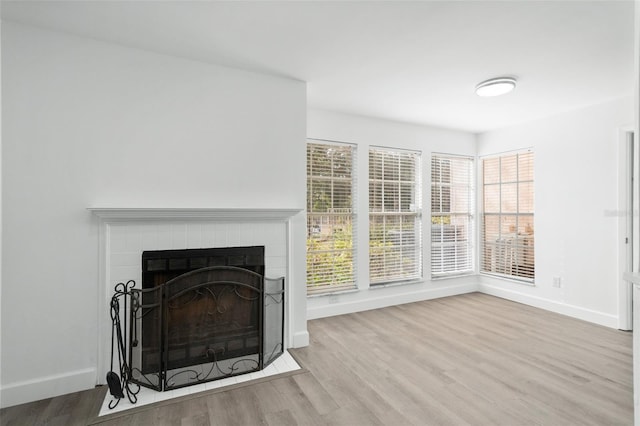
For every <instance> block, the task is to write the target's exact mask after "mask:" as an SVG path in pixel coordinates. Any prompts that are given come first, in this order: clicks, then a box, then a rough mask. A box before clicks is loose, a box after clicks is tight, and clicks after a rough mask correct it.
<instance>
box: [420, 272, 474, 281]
mask: <svg viewBox="0 0 640 426" xmlns="http://www.w3.org/2000/svg"><path fill="white" fill-rule="evenodd" d="M477 275H478V274H477V273H476V272H475V271H469V272H461V273H458V274H449V275H436V276H431V281H443V280H450V279H453V278H462V277H473V276H477Z"/></svg>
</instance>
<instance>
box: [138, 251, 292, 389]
mask: <svg viewBox="0 0 640 426" xmlns="http://www.w3.org/2000/svg"><path fill="white" fill-rule="evenodd" d="M213 250H214V251H216V253H217V251H219V250H220V249H213ZM231 250H232V251H233V253H234V254H233V256H234V259H235V260H232V261H227V262H226V263H236V264H238V263H242V262H239V259H241V258H242V256H239V255H238V254H237V253H238V250H240V251H243V250H244V251H245V252H248V253H249V254H246V255H245V256H244V258H245V260H246V259H256V258H258V259H259V258H260V257H261V258H262V259H264V254H263V253H264V247H249V248H233V249H231ZM256 250H258V251H259V250H262V255H261V256H257V257H255V252H256ZM175 252H176V251H171V253H170V255H169V256H167V252H164V253H163V255H165V258H166V259H165V260H166V262H165V265H166V266H167V268H169V265H170V264H171V256H174V257H175ZM180 252H189V250H184V251H180ZM193 252H195V254H197V255H199V256H200V258H204V257H206V256H204V257H203V256H201V254H202V253H201V250H199V251H192V253H191V254H194V253H193ZM213 257H215V256H213ZM209 258H212V256H209ZM145 262H146V265H147V266H145ZM154 262H155V265H156V266H157V265H158V264H159V261H158V258H156V259H152V261H151V262H150V261H149V259H148V258H147V259H145V258H144V256H143V269H144V268H145V267H147V268H148V265H150V264H151V265H153V264H154ZM215 262H217V263H219V262H218V261H215ZM174 263H176V262H174ZM209 263H211V262H209ZM245 263H247V262H245ZM249 263H255V262H249ZM198 266H202V265H201V263H198ZM151 269H154V267H152V268H151ZM155 269H156V271H154V272H158V270H160V268H155ZM255 270H258V271H264V265H262V266H261V267H258V268H256V267H254V266H252V267H249V268H244V267H242V265H241V266H230V265H217V264H216V265H215V266H204V267H199V268H195V269H193V270H190V271H188V272H185V273H182V274H180V275H178V276H175V277H173V278H171V279H169V280H168V281H166V282H158V281H157V278H154V280H156V282H152V283H151V284H149V283H147V284H146V285H145V284H144V281H145V277H144V276H143V288H142V289H131V290H130V291H129V293H130V297H131V309H130V315H129V316H130V319H129V324H130V327H131V330H130V331H129V333H128V334H129V336H128V337H129V339H128V340H129V342H128V343H129V356H130V361H129V364H128V365H129V366H130V370H131V371H130V374H129V377H130V381H131V382H133V383H137V384H139V385H141V386H146V387H149V388H152V389H155V390H158V391H163V390H171V389H176V388H180V387H184V386H189V385H193V384H197V383H203V382H208V381H212V380H217V379H222V378H226V377H230V376H235V375H238V374H244V373H248V372H252V371H258V370H262V369H263V368H264V367H266V366H267V365H268V364H270V363H271V362H272V361H273V360H275V359H276V358H277V357H278V356H279V355H281V354H282V352H283V349H284V348H283V338H284V278H277V279H270V278H266V277H264V275H262V274H261V273H259V272H255ZM151 275H154V276H158V274H151ZM174 275H175V274H174ZM160 276H162V274H160ZM152 281H153V280H152Z"/></svg>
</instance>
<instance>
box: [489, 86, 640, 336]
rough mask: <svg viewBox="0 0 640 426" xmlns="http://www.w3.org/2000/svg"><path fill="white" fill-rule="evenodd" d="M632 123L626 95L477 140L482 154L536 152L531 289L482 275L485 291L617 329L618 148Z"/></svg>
mask: <svg viewBox="0 0 640 426" xmlns="http://www.w3.org/2000/svg"><path fill="white" fill-rule="evenodd" d="M633 120H634V119H633V98H632V97H629V98H623V99H619V100H615V101H611V102H608V103H605V104H601V105H596V106H592V107H588V108H585V109H581V110H578V111H573V112H569V113H565V114H561V115H557V116H553V117H550V118H547V119H543V120H538V121H535V122H531V123H528V124H523V125H520V126H514V127H510V128H505V129H501V130H497V131H492V132H488V133H485V134H482V135H480V136H479V138H478V155H479V156H482V155H489V154H494V153H500V152H503V151H510V150H516V149H522V148H527V147H532V148H533V150H534V154H535V259H536V279H535V286H527V285H524V284H517V283H513V282H507V281H500V280H495V279H491V278H487V277H482V278H481V290H482V291H485V292H488V293H491V294H496V295H499V296H503V297H507V298H510V299H513V300H517V301H521V302H524V303H528V304H532V305H534V306H539V307H543V308H546V309H550V310H553V311H557V312H561V313H565V314H569V315H573V316H575V317H578V318H582V319H586V320H589V321H593V322H596V323H600V324H603V325H607V326H610V327H617V324H618V301H617V297H618V296H617V293H618V292H617V289H618V281H619V274H620V272H621V271H619V264H618V247H619V244H618V243H619V241H618V220H619V219H620V215H619V214H617V212H618V180H619V173H620V171H619V156H618V154H619V153H618V150H619V148H620V146H621V145H620V130H621V128H623V127H625V126H630V125H632V124H633ZM554 276H557V277H561V282H562V287H561V288H556V287H553V286H552V283H553V277H554Z"/></svg>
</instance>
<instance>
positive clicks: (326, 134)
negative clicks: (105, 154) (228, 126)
mask: <svg viewBox="0 0 640 426" xmlns="http://www.w3.org/2000/svg"><path fill="white" fill-rule="evenodd" d="M307 136H308V137H309V138H311V139H321V140H330V141H335V142H347V143H352V144H357V181H358V194H357V212H358V213H357V214H358V215H359V217H361V218H363V220H359V221H358V225H357V235H358V236H357V238H358V245H357V250H358V254H357V256H358V257H357V259H358V260H357V276H358V283H357V286H358V291H355V292H347V293H341V294H335V295H324V296H313V297H310V298H309V299H308V301H307V309H308V316H307V317H308V318H309V319H313V318H320V317H325V316H330V315H338V314H343V313H347V312H356V311H362V310H366V309H374V308H379V307H384V306H390V305H395V304H399V303H408V302H415V301H419V300H426V299H430V298H435V297H443V296H449V295H453V294H460V293H466V292H469V291H474V290H476V289H477V279H476V278H477V277H475V276H471V277H464V278H455V279H444V280H436V281H432V280H431V279H430V276H431V273H430V270H429V256H430V252H429V244H430V241H431V236H430V234H429V231H430V229H431V227H430V223H431V221H430V216H429V214H430V212H429V207H430V202H429V200H430V196H429V184H430V177H429V176H430V160H431V154H432V153H433V152H436V153H451V154H459V155H470V156H475V155H476V143H475V136H474V135H473V134H471V133H466V132H460V131H454V130H445V129H438V128H432V127H425V126H417V125H411V124H404V123H398V122H392V121H385V120H378V119H373V118H365V117H358V116H353V115H348V114H340V113H335V112H328V111H321V110H314V109H311V110H309V111H308V114H307ZM372 145H374V146H385V147H390V148H401V149H411V150H417V151H421V152H422V171H423V178H422V183H423V211H422V213H423V228H422V229H423V245H424V251H423V253H424V259H423V265H424V274H423V275H424V277H425V278H424V279H423V280H422V281H421V282H418V283H412V284H404V285H395V286H388V287H370V286H369V281H368V277H369V264H368V232H369V230H368V221H367V220H366V218H367V212H368V208H369V204H368V203H369V199H368V194H369V186H368V185H369V184H368V179H369V175H368V166H367V164H368V161H369V160H368V152H369V146H372Z"/></svg>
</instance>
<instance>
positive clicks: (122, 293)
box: [107, 280, 140, 409]
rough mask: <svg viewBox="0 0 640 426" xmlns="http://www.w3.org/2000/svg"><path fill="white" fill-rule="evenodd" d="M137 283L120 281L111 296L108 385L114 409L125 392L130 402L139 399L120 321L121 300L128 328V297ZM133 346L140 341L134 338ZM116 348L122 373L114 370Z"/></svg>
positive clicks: (110, 406) (125, 325) (111, 404)
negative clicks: (131, 379) (132, 378)
mask: <svg viewBox="0 0 640 426" xmlns="http://www.w3.org/2000/svg"><path fill="white" fill-rule="evenodd" d="M135 285H136V283H135V281H133V280H129V281H127V283H126V284H125V283H118V284H117V285H116V286H115V293H114V295H113V297H112V298H111V323H112V327H111V371H109V372H108V373H107V385H108V386H109V393H111V396H112V397H113V399H112V400H111V402H109V409H114V408H115V407H116V406H117V405H118V403H119V402H120V400H121V399H123V398H124V397H125V393H126V396H127V398H128V399H129V402H131V403H132V404H135V403H136V402H137V401H138V397H137V394H138V392H140V386H139V385H137V384H135V383H132V382H131V381H130V378H131V368H130V366H129V364H128V363H127V360H128V356H127V355H128V354H127V351H126V349H125V343H124V342H125V338H126V334H123V331H122V330H123V325H122V323H121V321H120V300H121V299H122V300H123V301H124V313H125V315H124V330H125V332H124V333H126V330H127V298H128V297H129V296H130V295H131V289H132V288H133V287H135ZM131 344H132V346H134V347H135V346H137V344H138V341H137V339H135V338H134V340H133V341H132V343H131ZM114 349H115V350H117V352H118V370H119V372H120V375H119V376H118V373H116V372H115V371H114V370H113V361H114V358H115V353H114Z"/></svg>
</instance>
